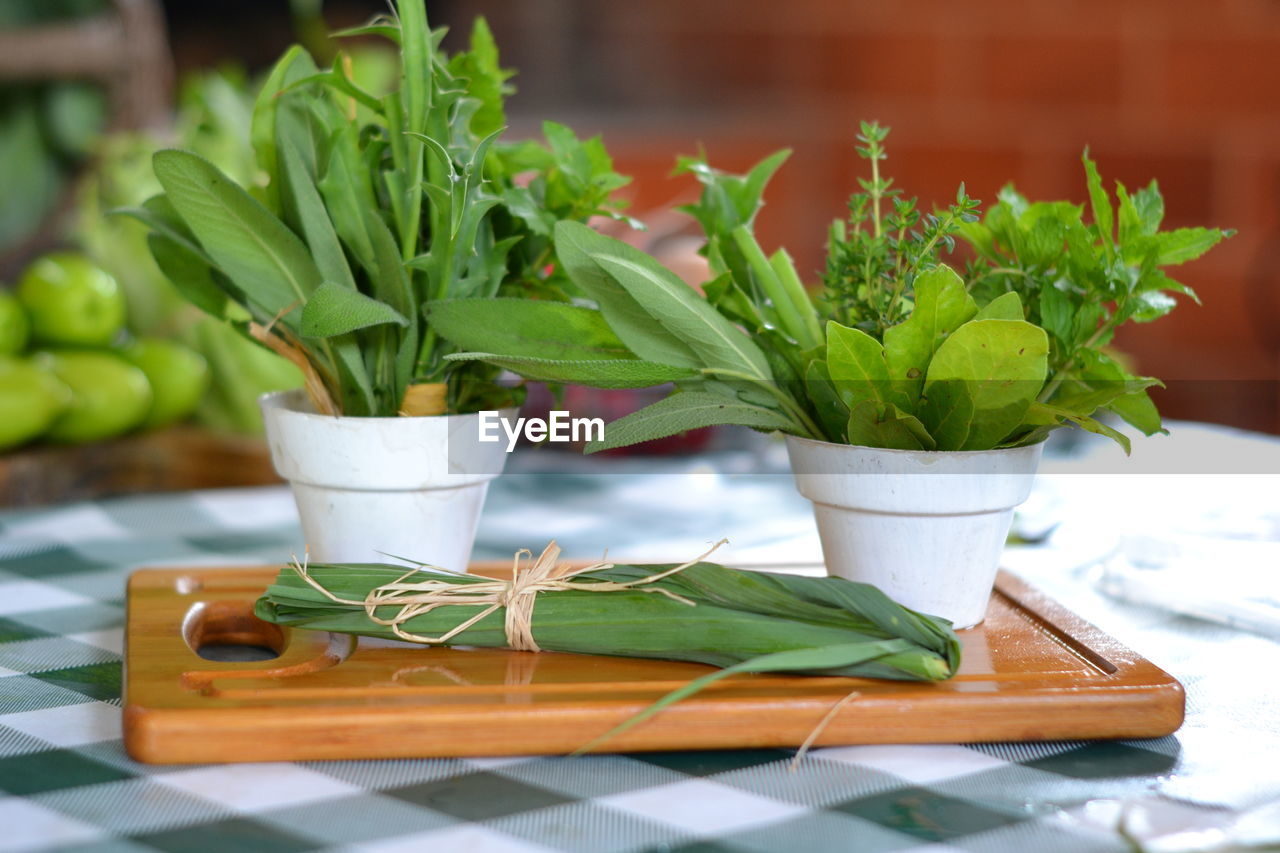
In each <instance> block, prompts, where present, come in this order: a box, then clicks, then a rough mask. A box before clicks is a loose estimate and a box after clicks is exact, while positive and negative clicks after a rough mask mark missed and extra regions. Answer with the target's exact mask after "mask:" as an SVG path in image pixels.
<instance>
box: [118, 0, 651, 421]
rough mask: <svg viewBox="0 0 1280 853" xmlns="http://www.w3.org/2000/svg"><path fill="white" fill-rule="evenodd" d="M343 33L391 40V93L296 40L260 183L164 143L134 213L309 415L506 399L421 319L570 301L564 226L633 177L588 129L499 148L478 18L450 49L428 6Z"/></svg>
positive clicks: (270, 99) (280, 83)
mask: <svg viewBox="0 0 1280 853" xmlns="http://www.w3.org/2000/svg"><path fill="white" fill-rule="evenodd" d="M396 12H397V14H396V15H395V16H394V17H383V18H379V19H376V20H375V21H373V22H372V23H371V24H369V25H368V26H365V27H361V28H358V29H356V30H351V31H348V32H346V33H342V34H339V35H354V36H381V37H384V38H386V39H388V40H390V41H391V42H392V43H393V44H395V45H396V46H397V47H398V50H399V58H400V74H399V77H398V80H396V81H395V83H394V85H392V86H391V87H389V91H386V92H378V93H374V92H371V91H368V90H367V89H365V88H362V86H361V84H360V82H358V81H360V80H362V79H364V77H367V76H368V75H362V74H361V73H360V70H359V69H356V68H354V67H353V66H354V58H353V56H351V55H349V54H344V53H339V54H338V56H337V58H336V59H335V60H334V62H333V64H332V66H331V67H330V68H328V69H320V68H317V66H316V64H315V63H314V61H313V60H312V58H311V57H310V55H308V54H307V53H306V52H305V51H303V50H302V49H301V48H299V47H294V48H292V49H290V50H289V51H288V52H287V53H285V55H284V56H283V57H282V58H281V59H280V61H279V62H278V63H277V65H276V66H275V68H274V70H273V71H272V72H271V75H270V76H269V78H268V79H267V81H266V84H265V85H264V87H263V90H262V94H261V96H260V97H259V99H258V101H257V104H256V106H255V108H254V111H253V117H252V122H251V128H250V131H249V132H250V137H251V140H252V143H253V148H254V152H255V156H256V161H257V166H258V169H259V170H260V171H261V174H262V175H263V176H264V180H262V181H258V182H254V183H252V184H251V185H249V186H247V187H242V186H241V185H239V184H237V183H236V182H235V181H234V180H232V179H231V178H229V177H227V176H226V175H225V174H223V173H222V172H221V171H219V170H218V169H217V168H216V167H215V166H213V165H212V164H210V163H209V162H208V161H206V160H204V159H202V158H201V157H199V156H197V155H195V154H193V153H190V152H186V151H172V150H171V151H161V152H159V153H158V154H156V155H155V158H154V164H153V165H154V169H155V174H156V177H157V178H158V179H159V181H160V184H161V186H162V187H163V188H164V193H163V194H161V195H158V196H155V197H153V198H151V199H150V200H148V201H147V202H146V203H145V204H144V205H143V206H142V207H141V208H139V209H135V210H133V211H130V212H131V213H132V215H134V216H135V217H137V218H139V219H141V220H142V221H143V222H144V223H145V224H147V225H148V226H149V228H150V229H151V232H152V233H151V235H150V236H149V238H148V239H149V243H150V248H151V252H152V254H153V256H154V257H155V259H156V262H157V263H158V265H159V266H160V268H161V269H162V270H163V271H164V273H165V274H166V275H167V276H168V277H169V278H170V279H171V280H172V281H173V282H174V284H175V286H177V287H178V289H179V290H180V291H181V292H182V294H183V295H184V296H185V297H186V298H187V299H189V300H190V301H191V302H193V303H195V304H196V305H197V306H199V307H200V308H202V309H204V310H205V311H206V312H208V313H210V314H212V315H214V316H215V317H219V318H221V319H225V320H227V321H230V322H232V323H233V324H236V325H237V326H238V327H240V328H241V329H243V330H244V331H245V332H246V333H248V334H251V335H252V336H253V337H255V338H256V339H257V340H259V341H260V342H263V343H265V344H267V345H268V346H269V347H270V348H272V349H274V350H276V351H277V352H280V353H282V354H285V355H288V356H289V357H290V358H291V359H292V360H293V361H295V363H298V364H299V365H300V366H301V367H302V368H303V372H304V373H305V374H306V375H307V378H308V382H307V388H308V391H309V393H310V395H311V397H312V400H313V402H314V403H315V404H316V406H317V408H318V409H319V410H320V411H329V412H333V413H340V414H346V415H354V416H387V415H394V414H396V413H397V411H399V410H400V408H401V405H402V402H403V400H404V397H405V391H406V389H407V388H408V387H409V386H410V385H415V384H420V383H441V384H443V385H444V386H445V388H446V389H447V398H446V403H447V410H448V411H451V412H467V411H475V410H478V409H482V408H494V407H496V406H499V405H503V404H505V403H506V402H508V401H509V399H510V397H511V395H512V394H513V390H512V389H509V388H504V387H502V386H501V385H499V384H498V383H497V379H498V372H499V371H498V369H497V368H496V367H493V366H491V365H487V364H483V363H479V362H455V361H447V360H446V359H445V356H447V355H448V354H449V353H450V352H452V351H453V346H452V345H451V344H449V343H448V342H447V341H445V340H444V339H442V338H441V337H440V336H439V335H438V334H437V332H436V330H435V329H434V328H433V327H432V325H431V324H430V323H427V322H425V321H424V317H423V308H424V306H425V305H427V304H428V303H429V302H431V301H433V300H442V299H451V298H473V299H480V300H489V299H492V298H494V297H497V296H500V295H508V296H516V297H528V296H534V295H536V296H541V297H553V298H564V297H565V296H566V295H568V294H569V293H570V292H571V291H572V289H573V288H572V284H571V283H570V282H569V280H568V278H567V277H566V276H565V275H564V273H563V271H562V270H561V269H560V267H559V265H557V264H555V263H554V259H555V255H554V251H553V248H552V239H553V227H554V225H555V224H556V223H557V222H559V221H560V220H562V219H566V218H568V219H575V220H583V221H585V220H586V219H588V218H589V217H591V216H595V215H600V214H607V215H613V216H618V215H619V214H618V213H617V206H618V205H617V203H616V202H614V201H612V199H611V195H612V193H613V191H614V190H616V189H617V188H618V187H620V186H622V185H624V184H626V183H627V179H626V178H624V177H623V176H621V175H618V174H617V173H616V172H614V170H613V166H612V162H611V161H610V159H609V157H608V154H607V153H606V152H605V150H604V147H603V145H602V143H601V142H600V140H599V139H591V140H587V141H581V140H579V139H578V138H577V137H576V136H574V134H573V133H572V131H570V130H569V129H568V128H565V127H563V126H560V125H556V124H552V123H548V124H546V125H544V132H545V135H546V138H547V143H546V144H545V145H544V144H541V143H534V142H526V143H522V144H511V145H503V144H502V143H500V142H499V141H498V140H499V136H500V135H501V133H502V131H503V128H504V125H505V122H506V119H505V114H504V101H505V98H506V96H507V95H508V94H510V93H511V91H512V88H511V86H510V85H509V83H508V78H509V77H510V76H511V72H510V71H507V70H505V69H503V68H502V67H501V66H500V65H499V61H498V52H497V48H496V46H495V44H494V42H493V38H492V35H491V34H490V31H489V28H488V27H487V25H486V24H485V23H484V21H483V19H481V20H478V21H477V23H476V25H475V27H474V29H473V31H472V34H471V41H470V48H469V49H468V50H466V51H463V52H459V53H456V54H454V55H452V56H449V55H447V54H446V53H445V52H444V51H443V50H442V49H441V48H440V43H441V39H442V38H443V36H444V32H443V30H435V31H432V30H431V29H430V28H429V27H428V24H427V18H426V12H425V8H424V3H423V0H402V2H400V3H398V4H397V10H396Z"/></svg>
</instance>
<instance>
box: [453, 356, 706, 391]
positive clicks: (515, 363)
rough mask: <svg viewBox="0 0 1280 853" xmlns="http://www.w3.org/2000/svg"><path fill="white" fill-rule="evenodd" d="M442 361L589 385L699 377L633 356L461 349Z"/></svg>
mask: <svg viewBox="0 0 1280 853" xmlns="http://www.w3.org/2000/svg"><path fill="white" fill-rule="evenodd" d="M445 361H485V362H488V363H489V364H492V365H496V366H497V367H501V368H503V369H505V370H510V371H511V372H512V373H517V374H519V375H520V376H523V377H524V378H526V379H533V380H535V381H538V382H558V383H572V384H574V385H586V386H587V387H590V388H652V387H653V386H655V385H665V384H666V383H668V382H678V381H681V380H684V379H693V378H695V377H697V376H699V374H698V372H697V371H696V370H691V369H690V368H688V367H672V366H671V365H669V364H654V363H653V362H652V361H642V360H640V359H637V358H600V359H585V360H581V361H571V360H566V359H550V358H533V357H530V356H516V355H508V354H500V353H491V352H461V353H452V354H450V355H447V356H445Z"/></svg>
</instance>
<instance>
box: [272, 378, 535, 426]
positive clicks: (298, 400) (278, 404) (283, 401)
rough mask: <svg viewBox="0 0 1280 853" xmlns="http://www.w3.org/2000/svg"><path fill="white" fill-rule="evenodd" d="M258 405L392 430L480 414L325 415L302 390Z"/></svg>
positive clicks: (276, 394)
mask: <svg viewBox="0 0 1280 853" xmlns="http://www.w3.org/2000/svg"><path fill="white" fill-rule="evenodd" d="M258 405H259V406H260V407H262V408H263V409H264V410H265V409H268V408H271V409H277V410H279V411H281V412H287V413H288V414H289V416H290V417H293V416H297V417H300V418H314V419H315V420H318V421H335V420H346V421H366V422H368V423H370V424H381V425H382V426H383V427H384V428H390V429H399V428H400V427H395V426H391V425H392V424H414V423H421V422H422V421H423V420H450V419H457V420H462V419H465V418H475V417H478V416H479V414H480V413H479V412H467V413H465V414H461V415H390V416H387V415H323V414H321V413H319V412H317V411H316V410H315V409H314V408H313V407H312V405H311V400H310V399H309V398H308V397H307V394H306V392H305V391H304V390H303V389H301V388H290V389H287V390H285V391H268V392H267V393H265V394H263V395H261V396H260V397H258ZM502 411H504V412H505V411H513V409H503V410H502ZM405 428H406V429H408V427H405Z"/></svg>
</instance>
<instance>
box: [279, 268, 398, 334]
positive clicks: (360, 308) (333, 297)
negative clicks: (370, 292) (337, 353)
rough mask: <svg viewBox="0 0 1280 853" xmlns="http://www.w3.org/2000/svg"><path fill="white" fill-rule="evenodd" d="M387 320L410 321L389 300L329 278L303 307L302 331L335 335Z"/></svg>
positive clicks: (395, 321)
mask: <svg viewBox="0 0 1280 853" xmlns="http://www.w3.org/2000/svg"><path fill="white" fill-rule="evenodd" d="M383 323H394V324H395V325H397V326H407V325H409V321H408V320H407V319H406V318H405V316H404V315H403V314H401V313H400V312H399V311H397V310H396V309H394V308H392V307H391V306H390V305H388V304H387V303H385V302H379V301H378V300H376V299H372V298H370V297H368V296H365V295H364V294H363V293H360V292H359V291H357V290H352V289H350V288H348V287H344V286H342V285H340V284H334V283H333V282H331V281H326V282H325V283H324V284H322V285H320V286H319V287H318V288H316V292H315V293H313V294H311V298H310V299H308V300H307V304H306V306H305V307H303V309H302V324H301V332H302V335H303V336H304V337H308V338H332V337H336V336H337V335H345V334H347V333H348V332H354V331H356V330H357V329H367V328H368V327H370V326H379V325H382V324H383Z"/></svg>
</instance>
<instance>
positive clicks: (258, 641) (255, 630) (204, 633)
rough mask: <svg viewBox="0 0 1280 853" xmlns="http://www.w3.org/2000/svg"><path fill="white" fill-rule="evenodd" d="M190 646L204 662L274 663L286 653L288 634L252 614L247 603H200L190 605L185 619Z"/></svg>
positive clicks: (184, 632)
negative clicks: (272, 661) (270, 661)
mask: <svg viewBox="0 0 1280 853" xmlns="http://www.w3.org/2000/svg"><path fill="white" fill-rule="evenodd" d="M182 636H183V637H184V638H185V639H186V641H187V646H189V647H190V649H191V651H193V652H195V653H196V654H197V655H199V656H200V657H202V658H204V659H205V660H212V661H238V662H246V661H265V660H275V659H276V658H278V657H280V655H281V654H282V653H283V652H284V647H285V633H284V631H283V630H282V629H281V628H280V626H279V625H272V624H271V623H270V622H263V621H262V620H261V619H259V618H258V617H256V616H254V615H253V604H252V603H251V602H244V601H201V602H197V603H196V604H193V605H191V609H189V610H188V611H187V615H186V617H185V618H184V619H183V620H182Z"/></svg>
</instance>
